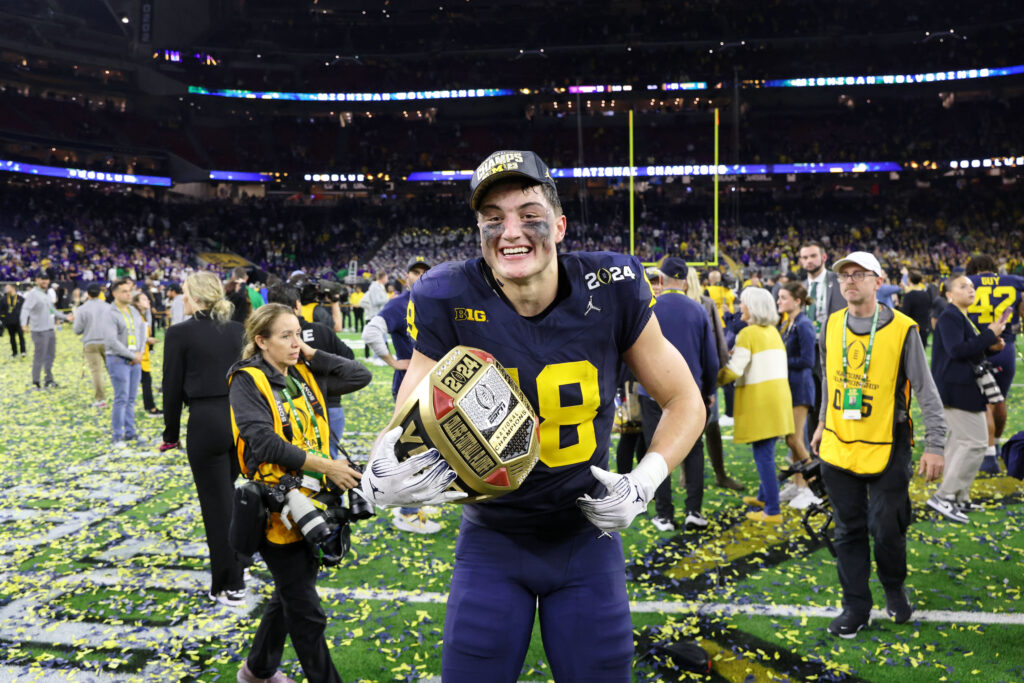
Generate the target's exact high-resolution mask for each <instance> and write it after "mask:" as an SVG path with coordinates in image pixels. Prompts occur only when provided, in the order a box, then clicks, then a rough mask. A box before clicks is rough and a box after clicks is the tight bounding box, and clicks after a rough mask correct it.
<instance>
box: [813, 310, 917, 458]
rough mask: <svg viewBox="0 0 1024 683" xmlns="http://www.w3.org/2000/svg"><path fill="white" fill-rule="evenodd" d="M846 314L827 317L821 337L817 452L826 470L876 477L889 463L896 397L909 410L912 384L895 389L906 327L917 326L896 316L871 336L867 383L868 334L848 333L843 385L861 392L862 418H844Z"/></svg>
mask: <svg viewBox="0 0 1024 683" xmlns="http://www.w3.org/2000/svg"><path fill="white" fill-rule="evenodd" d="M846 310H847V309H845V308H844V309H842V310H840V311H836V312H835V313H833V314H832V315H830V316H829V318H828V322H827V325H828V328H827V331H826V333H825V373H826V375H825V376H826V377H827V378H828V390H829V393H830V394H831V395H830V396H823V397H822V399H821V400H823V401H827V402H828V408H827V410H826V411H825V431H824V433H823V434H822V437H821V446H820V448H819V451H818V452H819V453H820V454H821V459H822V460H824V461H825V462H827V463H828V464H830V465H833V466H835V467H839V468H841V469H844V470H847V471H849V472H852V473H854V474H878V473H880V472H882V471H883V470H884V469H885V467H886V465H888V464H889V457H890V456H891V455H892V445H893V433H894V431H895V428H896V425H895V416H896V396H897V395H898V394H899V393H902V394H903V395H904V398H905V400H906V405H907V406H908V407H909V406H910V382H909V381H908V380H906V379H904V381H903V384H902V385H900V386H897V379H898V375H899V370H900V359H901V358H902V357H903V343H904V342H905V341H906V338H907V333H908V332H909V331H910V328H912V327H916V326H917V324H916V323H915V322H914V321H913V320H912V319H911V318H909V317H907V316H905V315H903V314H902V313H900V312H899V311H893V316H894V317H893V319H892V320H891V321H889V322H888V323H886V325H885V326H884V327H880V328H878V330H877V331H876V332H875V347H874V349H873V350H872V352H871V365H870V367H869V368H868V377H867V382H866V383H864V384H862V380H863V377H864V356H865V353H866V351H867V347H868V341H869V338H870V335H868V334H863V335H860V334H854V333H853V331H852V330H849V329H848V330H847V331H846V343H847V348H848V356H847V357H848V359H849V364H850V369H849V374H850V376H849V377H848V378H846V386H848V387H850V388H857V387H860V388H861V389H862V390H863V403H862V405H861V419H859V420H846V419H843V379H844V378H843V318H844V316H845V315H846Z"/></svg>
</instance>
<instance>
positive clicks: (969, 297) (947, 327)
mask: <svg viewBox="0 0 1024 683" xmlns="http://www.w3.org/2000/svg"><path fill="white" fill-rule="evenodd" d="M946 291H947V292H949V302H950V304H952V305H951V306H946V308H945V309H944V310H943V311H942V313H941V315H939V318H938V321H937V324H936V328H935V338H934V341H933V343H932V377H933V378H935V385H936V386H937V387H938V389H939V396H940V397H941V398H942V411H943V413H944V414H945V416H946V425H947V426H948V431H947V433H946V469H945V472H943V476H942V484H941V485H940V486H939V488H938V490H937V491H936V492H935V493H934V494H933V495H932V497H931V498H929V499H928V507H930V508H932V509H933V510H935V511H936V512H938V513H939V514H940V515H942V516H943V517H945V518H946V519H949V520H951V521H953V522H958V523H960V524H966V523H967V522H968V521H969V520H968V518H967V515H966V513H967V512H970V511H973V510H976V509H978V508H977V507H976V506H975V505H974V504H973V503H971V484H973V483H974V478H975V476H977V474H978V468H979V467H980V466H981V463H982V460H983V459H984V457H985V449H986V448H987V447H988V424H987V422H986V420H985V411H986V409H987V407H988V405H989V404H994V403H1000V402H1002V401H1003V394H1002V391H1000V389H999V385H998V384H996V380H995V378H994V377H993V376H992V372H991V367H992V366H991V364H990V363H989V362H988V361H987V360H986V359H985V357H986V355H988V356H994V355H996V354H998V353H999V352H1000V351H1002V350H1003V348H1004V347H1005V345H1006V341H1005V340H1004V339H1003V337H1002V334H1003V330H1004V329H1005V328H1006V322H1007V320H1009V318H1010V310H1009V308H1007V309H1006V310H1004V311H1003V314H1002V315H1001V316H1000V317H999V319H998V320H995V321H994V322H992V323H990V324H989V325H988V326H986V327H982V328H979V327H978V326H977V325H975V323H974V321H972V320H971V319H970V318H969V317H968V316H967V311H968V308H970V306H971V305H972V304H973V303H974V298H975V290H974V283H973V282H971V280H970V278H968V277H967V276H966V275H960V276H957V277H953V278H951V279H950V280H949V282H947V283H946Z"/></svg>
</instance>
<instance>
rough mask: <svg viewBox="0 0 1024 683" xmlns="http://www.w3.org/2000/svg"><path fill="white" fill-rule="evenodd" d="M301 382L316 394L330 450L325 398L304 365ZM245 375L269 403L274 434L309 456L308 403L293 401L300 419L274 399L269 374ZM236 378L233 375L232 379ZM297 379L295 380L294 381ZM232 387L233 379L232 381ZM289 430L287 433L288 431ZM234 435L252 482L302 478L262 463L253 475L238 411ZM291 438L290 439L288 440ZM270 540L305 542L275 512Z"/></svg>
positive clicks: (322, 431)
mask: <svg viewBox="0 0 1024 683" xmlns="http://www.w3.org/2000/svg"><path fill="white" fill-rule="evenodd" d="M295 369H296V371H298V373H299V376H300V377H301V378H302V381H303V382H305V384H306V386H307V387H309V389H310V391H312V393H313V397H314V398H315V401H313V402H312V408H313V413H314V416H315V418H316V423H317V426H318V427H319V428H320V434H321V437H322V438H323V447H324V448H325V449H326V448H328V444H329V443H330V438H331V435H330V424H329V423H328V421H327V409H326V408H325V407H324V397H323V394H322V393H321V392H320V387H319V386H318V385H317V383H316V380H315V379H314V378H313V373H312V372H310V371H309V368H307V367H306V366H305V365H304V364H303V363H298V364H297V365H296V366H295ZM241 371H242V372H246V373H248V374H249V375H250V376H251V377H252V379H253V381H254V382H256V388H257V389H259V391H260V393H261V394H263V397H264V398H266V399H267V403H268V404H269V405H270V413H271V415H273V416H274V432H275V433H276V434H277V435H278V436H280V437H281V438H282V439H284V440H285V441H289V442H290V443H292V444H294V445H296V446H298V447H299V448H301V449H302V450H303V451H306V452H307V453H310V452H312V451H311V450H310V448H309V446H308V445H307V444H309V443H316V430H315V429H314V427H313V420H311V419H309V412H308V410H307V403H306V401H304V400H302V401H294V402H293V403H294V405H295V410H296V411H297V412H298V415H293V414H292V408H291V404H289V402H288V401H281V400H279V399H278V398H277V397H276V396H275V395H274V388H273V387H271V386H270V380H269V379H268V378H267V375H266V373H264V372H263V370H261V369H259V368H254V367H245V368H241ZM232 377H234V375H232ZM293 379H294V378H293ZM229 383H230V378H229ZM282 412H283V413H284V416H283V417H284V419H282ZM299 425H302V426H303V427H304V430H303V431H299V430H298V429H297V427H298V426H299ZM286 428H287V429H286ZM231 434H232V436H233V437H234V440H235V452H236V454H237V455H238V463H239V465H240V466H241V469H242V474H243V475H244V476H246V477H248V478H250V479H255V480H258V481H261V482H263V483H264V484H267V485H274V484H276V483H277V482H279V481H280V480H281V477H282V476H283V475H285V474H292V475H294V476H298V477H302V475H303V473H302V472H298V471H293V470H286V469H285V468H283V467H281V466H280V465H278V464H277V463H268V462H264V463H260V466H259V467H258V468H257V470H256V471H255V472H251V471H250V470H249V468H248V467H246V464H245V440H244V439H242V438H241V437H240V436H239V434H238V424H237V423H236V422H235V410H234V408H232V409H231ZM289 435H290V438H289ZM320 455H321V456H322V457H325V458H326V457H329V456H327V455H326V454H325V453H320ZM306 474H307V476H315V477H319V478H320V480H321V483H323V477H324V476H325V475H321V474H310V473H306ZM299 490H300V491H302V493H304V494H305V495H306V496H311V495H312V494H313V493H315V491H314V490H312V489H308V488H305V487H300V489H299ZM312 502H313V504H314V505H316V506H317V507H322V505H320V504H318V503H317V502H316V501H312ZM267 540H268V541H270V542H271V543H277V544H285V543H294V542H296V541H301V540H302V534H301V533H299V530H298V529H297V528H294V527H293V528H291V529H289V528H288V527H286V526H285V524H284V522H282V521H281V514H280V513H278V512H273V513H271V514H270V515H269V516H268V521H267Z"/></svg>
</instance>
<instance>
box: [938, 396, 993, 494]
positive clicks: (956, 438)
mask: <svg viewBox="0 0 1024 683" xmlns="http://www.w3.org/2000/svg"><path fill="white" fill-rule="evenodd" d="M942 412H943V413H945V415H946V425H947V432H946V467H945V470H944V471H943V474H942V485H941V486H939V490H938V491H937V493H938V495H939V497H940V498H945V499H946V500H956V501H958V502H961V503H962V502H964V501H967V500H970V498H971V485H972V484H973V483H974V478H975V477H976V476H977V474H978V467H979V466H980V465H981V461H982V459H983V458H984V457H985V449H986V448H988V423H987V422H986V421H985V413H984V412H980V413H975V412H970V411H967V410H960V409H958V408H950V407H949V406H945V407H943V409H942Z"/></svg>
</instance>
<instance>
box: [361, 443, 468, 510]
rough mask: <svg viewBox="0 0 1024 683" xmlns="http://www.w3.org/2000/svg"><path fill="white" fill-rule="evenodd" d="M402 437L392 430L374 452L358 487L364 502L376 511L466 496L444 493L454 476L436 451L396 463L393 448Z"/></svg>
mask: <svg viewBox="0 0 1024 683" xmlns="http://www.w3.org/2000/svg"><path fill="white" fill-rule="evenodd" d="M401 436H402V428H401V427H395V428H394V429H392V430H391V431H390V432H388V433H387V434H385V435H384V436H383V437H382V438H381V440H380V441H379V442H378V443H377V447H376V448H374V449H373V453H372V454H371V455H370V464H369V466H368V467H367V468H366V471H365V472H364V473H363V479H362V483H361V484H360V490H361V491H362V494H363V498H365V499H366V500H368V501H370V502H371V503H373V504H374V505H376V506H378V507H420V506H423V505H440V504H441V503H448V502H450V501H453V500H459V499H460V498H465V497H466V496H467V495H468V494H466V493H463V492H461V491H446V490H445V489H447V488H448V486H449V485H450V484H451V483H452V482H453V481H455V479H456V477H457V475H456V474H455V470H453V469H452V468H451V467H450V466H449V465H448V463H447V462H445V460H444V458H442V457H441V454H440V453H438V452H437V449H436V448H431V449H430V450H429V451H425V452H423V453H420V454H418V455H414V456H412V457H411V458H407V459H406V460H404V461H403V462H398V458H397V457H396V456H395V444H397V443H398V439H399V438H400V437H401Z"/></svg>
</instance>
